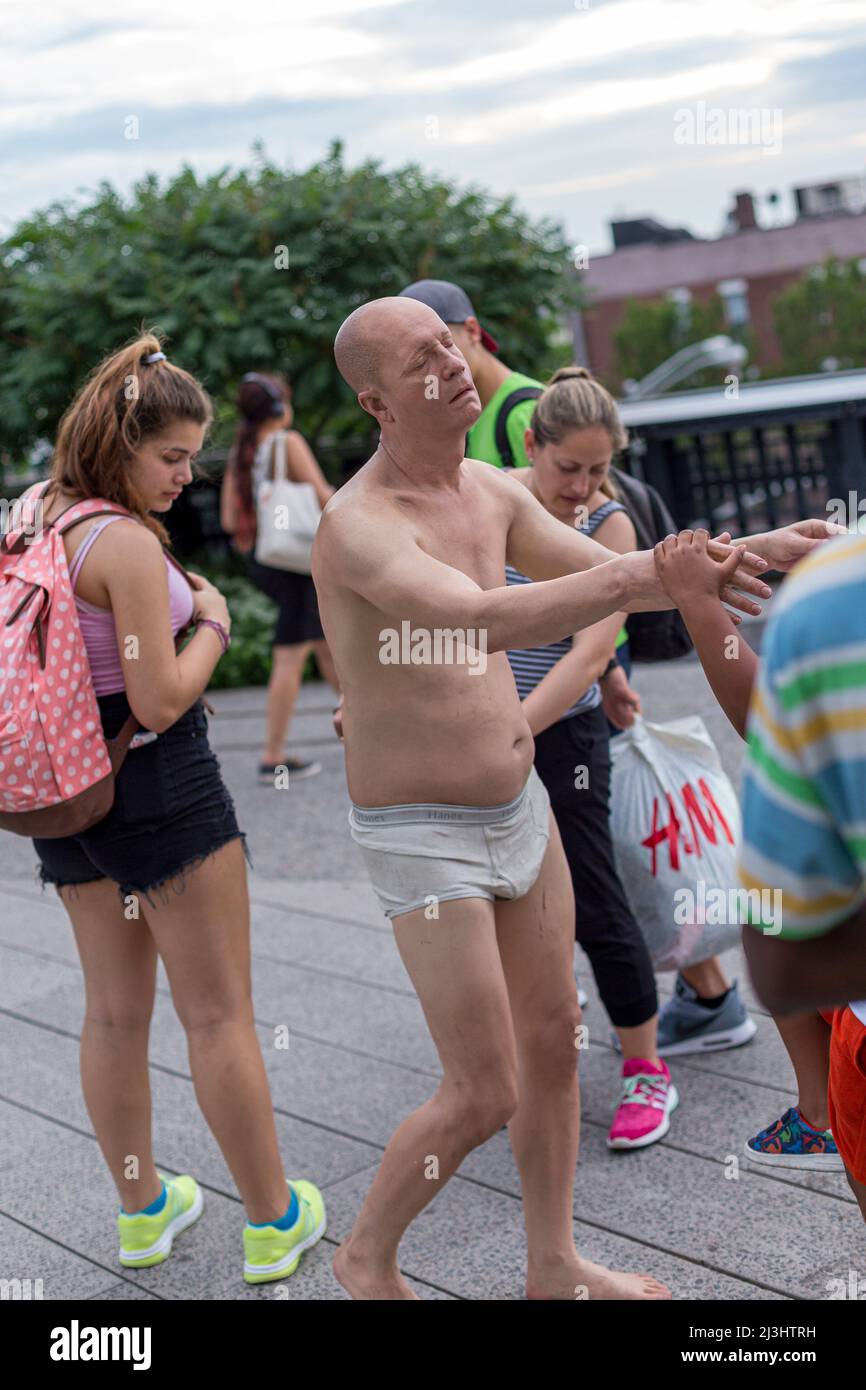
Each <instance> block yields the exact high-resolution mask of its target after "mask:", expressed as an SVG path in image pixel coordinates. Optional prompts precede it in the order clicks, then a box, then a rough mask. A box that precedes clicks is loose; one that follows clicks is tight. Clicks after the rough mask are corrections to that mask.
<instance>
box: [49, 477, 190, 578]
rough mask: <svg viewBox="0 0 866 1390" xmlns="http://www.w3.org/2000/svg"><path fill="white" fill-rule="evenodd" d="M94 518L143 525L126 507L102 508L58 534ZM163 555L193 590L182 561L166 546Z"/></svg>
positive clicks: (73, 522) (64, 513) (80, 517)
mask: <svg viewBox="0 0 866 1390" xmlns="http://www.w3.org/2000/svg"><path fill="white" fill-rule="evenodd" d="M93 500H94V501H98V500H99V499H98V498H94V499H93ZM78 505H79V504H78V503H77V502H76V503H73V506H78ZM66 510H67V511H68V510H69V508H68V507H67V509H66ZM65 515H66V512H61V513H60V516H58V517H55V518H54V521H51V522H49V523H48V526H46V528H45V529H46V531H47V530H48V529H49V527H50V526H54V525H56V523H57V522H58V521H60V520H61V518H62V517H64V516H65ZM94 516H119V517H123V518H124V519H125V520H127V521H134V522H135V523H136V524H137V525H138V526H141V525H143V523H142V522H141V521H139V519H138V517H137V516H134V515H133V513H132V512H130V511H127V510H126V508H125V507H100V508H99V510H98V511H92V512H91V511H88V512H85V513H84V515H83V516H77V517H75V519H74V520H73V521H68V522H67V523H66V525H65V526H61V527H60V530H59V532H58V534H59V535H61V536H62V535H63V534H64V533H65V532H66V531H68V530H70V529H71V527H73V526H77V525H78V523H79V521H84V520H85V519H87V520H88V521H89V520H90V519H91V517H94ZM162 553H163V555H164V556H165V558H166V559H167V560H168V561H169V563H170V564H172V565H174V567H175V569H176V570H180V573H181V574H182V575H183V577H184V579H185V580H186V582H187V584H189V587H190V588H192V584H191V583H190V578H189V575H188V574H187V572H186V570H185V569H184V567H183V565H182V564H181V563H180V561H179V560H176V559H175V557H174V556H173V555H172V553H171V551H170V550H169V549H168V546H165V545H164V546H163V547H162Z"/></svg>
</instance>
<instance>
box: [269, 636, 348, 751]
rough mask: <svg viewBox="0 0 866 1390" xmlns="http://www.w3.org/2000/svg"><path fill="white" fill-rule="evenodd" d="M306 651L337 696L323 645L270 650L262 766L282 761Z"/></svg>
mask: <svg viewBox="0 0 866 1390" xmlns="http://www.w3.org/2000/svg"><path fill="white" fill-rule="evenodd" d="M310 652H313V653H314V655H315V658H316V664H317V665H318V667H319V670H320V672H321V673H322V676H323V677H324V679H325V680H326V681H328V682H330V684H331V685H332V686H333V687H334V689H335V690H336V691H337V693H338V694H339V690H340V685H339V681H338V680H337V673H336V671H335V669H334V662H333V660H332V658H331V653H330V651H329V649H328V644H327V642H325V641H318V642H299V643H297V644H296V645H293V646H288V647H282V646H281V647H274V649H273V659H272V663H271V676H270V680H269V681H268V704H267V715H266V735H265V747H264V752H263V753H262V762H264V763H268V764H277V763H282V762H283V759H284V757H285V743H286V737H287V735H288V732H289V725H290V723H291V720H292V715H293V714H294V712H295V703H296V701H297V698H298V691H299V690H300V688H301V679H302V677H303V674H304V666H305V665H306V662H307V657H308V656H309V654H310Z"/></svg>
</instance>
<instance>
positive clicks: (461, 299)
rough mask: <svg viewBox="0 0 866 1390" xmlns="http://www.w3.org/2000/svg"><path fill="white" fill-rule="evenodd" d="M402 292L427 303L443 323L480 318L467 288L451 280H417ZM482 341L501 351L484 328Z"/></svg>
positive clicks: (490, 348) (496, 350)
mask: <svg viewBox="0 0 866 1390" xmlns="http://www.w3.org/2000/svg"><path fill="white" fill-rule="evenodd" d="M400 294H401V296H403V295H405V297H406V298H407V299H417V300H419V302H420V303H421V304H427V305H428V306H429V307H430V308H431V309H433V310H434V312H435V313H437V314H438V315H439V317H440V319H442V321H443V323H465V322H466V320H467V319H468V318H473V319H477V318H478V315H477V314H476V312H475V310H474V309H473V307H472V300H471V299H470V298H469V295H468V294H467V293H466V291H465V290H461V288H460V286H459V285H453V284H452V283H451V281H450V280H416V281H415V282H414V284H412V285H407V286H406V288H405V290H401V291H400ZM481 341H482V343H483V344H484V346H485V347H486V348H487V350H488V352H498V351H499V344H498V343H497V341H496V339H495V338H494V337H492V336H491V334H490V333H488V332H487V330H486V329H484V328H482V329H481Z"/></svg>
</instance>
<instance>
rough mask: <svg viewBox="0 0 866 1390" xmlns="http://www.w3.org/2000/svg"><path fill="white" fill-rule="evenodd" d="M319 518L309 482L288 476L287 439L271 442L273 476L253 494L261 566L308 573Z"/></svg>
mask: <svg viewBox="0 0 866 1390" xmlns="http://www.w3.org/2000/svg"><path fill="white" fill-rule="evenodd" d="M321 516H322V508H321V506H320V504H319V498H318V496H317V494H316V489H315V488H314V487H313V484H312V483H293V482H292V481H291V480H290V478H289V476H288V467H287V462H286V436H285V434H284V433H283V432H282V431H280V433H279V434H277V436H276V437H275V439H274V477H273V479H271V478H268V477H265V478H264V479H263V480H262V482H261V483H260V484H259V488H258V492H257V494H256V517H257V523H258V529H257V532H256V550H255V555H256V559H257V560H258V562H259V564H260V565H270V566H271V567H272V568H273V569H279V570H294V572H295V573H296V574H309V573H310V552H311V551H312V548H313V538H314V537H315V534H316V530H317V529H318V525H319V521H320V520H321Z"/></svg>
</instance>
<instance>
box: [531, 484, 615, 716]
mask: <svg viewBox="0 0 866 1390" xmlns="http://www.w3.org/2000/svg"><path fill="white" fill-rule="evenodd" d="M625 510H626V509H625V507H624V506H623V505H622V503H621V502H615V501H614V500H613V499H612V498H611V500H610V501H609V502H603V503H602V505H601V506H600V507H597V508H596V510H595V511H594V512H593V513H592V515H591V516H589V517H588V518H587V520H586V525H585V526H581V527H579V528H578V529H579V530H581V531H582V532H583V533H584V535H587V536H591V535H592V533H593V531H596V530H597V529H598V527H599V526H600V525H601V523H602V522H603V521H607V518H608V517H609V516H612V515H613V513H614V512H624V511H625ZM505 582H506V584H531V583H532V580H531V579H528V578H527V577H526V575H525V574H521V573H520V570H516V569H515V568H514V566H513V565H506V566H505ZM571 649H572V639H571V637H564V638H563V639H562V641H561V642H550V643H548V645H547V646H546V647H525V648H519V649H518V650H516V651H509V653H508V660H509V662H510V664H511V670H512V672H513V675H514V680H515V683H516V685H517V693H518V695H519V696H520V698H521V700H525V699H526V697H527V695H531V694H532V692H533V690H534V689H535V687H536V686H537V685H539V684H540V683H541V681H543V680H544V677H545V676H546V675H547V674H548V672H550V671H552V670H553V668H554V666H555V665H556V663H557V661H561V660H562V658H563V657H564V656H567V655H568V653H569V652H570V651H571ZM600 704H601V687H600V686H599V683H598V681H593V683H592V685H591V686H590V687H589V690H587V691H586V692H585V693H584V694H583V695H581V697H580V699H579V700H575V702H574V704H573V705H572V706H571V708H570V709H567V710H566V711H565V714H562V715H560V719H570V718H571V716H572V715H573V714H579V713H580V712H581V711H582V710H589V709H595V707H596V705H600Z"/></svg>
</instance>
